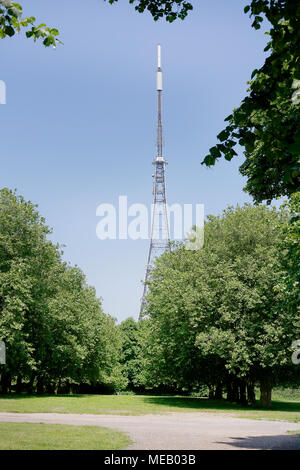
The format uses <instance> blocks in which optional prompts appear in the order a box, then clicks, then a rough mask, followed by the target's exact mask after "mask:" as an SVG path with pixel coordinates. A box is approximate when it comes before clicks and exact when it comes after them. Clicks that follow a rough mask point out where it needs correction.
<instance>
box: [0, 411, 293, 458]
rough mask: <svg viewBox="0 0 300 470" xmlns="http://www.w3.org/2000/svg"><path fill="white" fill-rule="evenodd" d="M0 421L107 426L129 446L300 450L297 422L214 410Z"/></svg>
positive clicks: (0, 416) (13, 416)
mask: <svg viewBox="0 0 300 470" xmlns="http://www.w3.org/2000/svg"><path fill="white" fill-rule="evenodd" d="M0 421H10V422H27V423H59V424H71V425H93V426H106V427H109V428H114V429H119V430H120V431H125V432H127V433H128V434H129V435H130V437H131V439H132V440H133V442H134V444H132V445H131V446H130V447H129V448H128V449H154V450H158V449H161V450H171V449H176V450H182V449H183V450H196V449H300V436H299V435H298V436H295V435H288V434H285V433H286V431H295V430H300V423H290V422H286V421H265V420H250V419H240V418H233V417H230V416H225V415H221V414H214V413H201V412H199V413H169V414H165V415H143V416H116V415H90V414H58V413H0Z"/></svg>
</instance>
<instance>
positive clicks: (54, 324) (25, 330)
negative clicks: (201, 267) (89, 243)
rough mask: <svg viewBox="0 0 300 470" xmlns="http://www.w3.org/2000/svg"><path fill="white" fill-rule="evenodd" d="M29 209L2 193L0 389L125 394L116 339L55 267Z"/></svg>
mask: <svg viewBox="0 0 300 470" xmlns="http://www.w3.org/2000/svg"><path fill="white" fill-rule="evenodd" d="M50 232H51V231H50V229H49V227H48V226H47V225H46V224H45V221H44V219H43V218H42V217H41V216H40V214H39V213H38V211H37V208H36V206H35V205H33V204H32V203H31V202H30V201H25V200H24V199H23V198H22V197H21V196H18V195H17V194H16V193H15V192H12V191H10V190H8V189H7V188H4V189H2V190H0V338H1V340H3V341H4V342H5V345H6V357H7V364H6V365H4V366H1V369H0V374H1V387H2V391H3V392H5V391H7V390H8V389H9V388H10V385H11V383H12V382H17V383H18V389H19V390H20V389H21V388H22V383H23V387H25V388H27V390H31V391H32V390H37V391H40V392H41V391H45V390H48V391H53V390H57V389H59V388H63V387H64V386H67V385H68V384H71V383H73V384H90V385H95V384H100V385H102V386H105V387H109V388H111V389H114V388H119V387H123V386H125V385H126V383H127V379H126V378H125V377H124V375H123V374H122V370H121V365H120V363H119V356H120V353H121V346H122V338H121V335H120V332H119V329H118V328H117V326H116V325H115V320H114V319H113V318H111V317H110V316H109V315H106V314H104V312H103V310H102V306H101V300H100V299H98V298H97V297H96V293H95V290H94V288H92V287H89V286H88V285H87V283H86V280H85V276H84V274H83V273H82V271H81V270H80V269H79V268H78V267H72V266H70V265H68V264H67V263H65V262H63V261H62V259H61V251H60V248H59V246H58V245H54V244H53V243H52V242H50V241H49V240H48V238H47V236H48V235H49V233H50Z"/></svg>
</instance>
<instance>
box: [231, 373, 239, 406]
mask: <svg viewBox="0 0 300 470" xmlns="http://www.w3.org/2000/svg"><path fill="white" fill-rule="evenodd" d="M232 401H233V402H235V403H239V401H240V394H239V384H238V380H237V379H234V380H233V382H232Z"/></svg>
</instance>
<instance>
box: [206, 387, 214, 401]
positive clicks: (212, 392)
mask: <svg viewBox="0 0 300 470" xmlns="http://www.w3.org/2000/svg"><path fill="white" fill-rule="evenodd" d="M208 390H209V391H208V398H209V399H210V400H213V399H214V396H215V391H214V386H213V385H211V384H209V385H208Z"/></svg>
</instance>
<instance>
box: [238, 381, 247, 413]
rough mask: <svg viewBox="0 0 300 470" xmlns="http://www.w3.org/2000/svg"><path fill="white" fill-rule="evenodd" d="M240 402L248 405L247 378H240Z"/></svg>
mask: <svg viewBox="0 0 300 470" xmlns="http://www.w3.org/2000/svg"><path fill="white" fill-rule="evenodd" d="M239 390H240V393H239V403H240V404H241V405H244V406H246V405H247V398H246V383H245V379H240V385H239Z"/></svg>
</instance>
